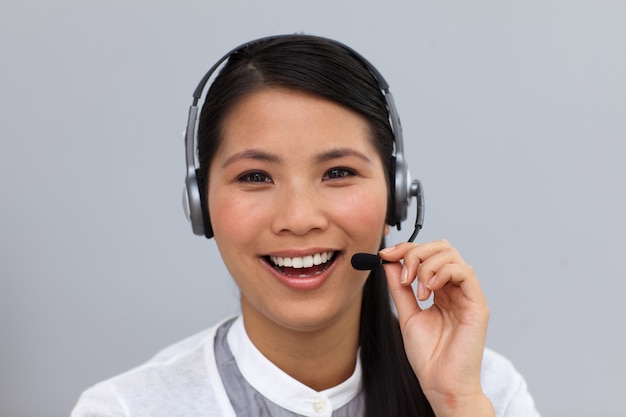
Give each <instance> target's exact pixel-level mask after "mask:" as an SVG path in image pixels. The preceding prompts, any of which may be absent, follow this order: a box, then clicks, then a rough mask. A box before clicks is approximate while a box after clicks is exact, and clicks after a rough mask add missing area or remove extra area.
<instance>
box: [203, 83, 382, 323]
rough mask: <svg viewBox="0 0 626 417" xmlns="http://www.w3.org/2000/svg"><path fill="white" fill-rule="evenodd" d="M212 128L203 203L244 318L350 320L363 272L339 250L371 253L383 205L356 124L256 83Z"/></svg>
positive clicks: (358, 120) (353, 117)
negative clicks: (217, 142)
mask: <svg viewBox="0 0 626 417" xmlns="http://www.w3.org/2000/svg"><path fill="white" fill-rule="evenodd" d="M223 127H224V129H223V133H224V140H223V142H222V144H221V146H220V148H219V149H218V151H217V153H216V155H215V157H214V159H213V161H212V162H211V165H210V172H209V184H208V205H209V212H210V216H211V223H212V226H213V231H214V234H215V240H216V242H217V245H218V247H219V250H220V253H221V255H222V258H223V260H224V262H225V264H226V266H227V268H228V270H229V271H230V273H231V274H232V276H233V278H234V279H235V281H236V283H237V285H238V287H239V289H240V292H241V303H242V311H243V314H244V320H246V321H248V320H250V321H254V322H255V323H262V322H266V323H268V324H271V325H279V326H281V327H282V328H289V329H294V330H307V329H310V330H315V329H320V328H323V327H324V326H328V325H329V324H331V323H334V322H336V321H337V320H358V318H359V312H360V305H361V295H362V288H363V284H364V283H365V280H366V279H367V275H368V272H362V271H356V270H354V269H353V268H352V267H351V265H350V258H351V257H352V255H353V254H354V253H356V252H370V253H371V252H373V253H376V252H377V251H378V248H379V245H380V242H381V239H382V237H383V234H384V232H385V230H386V226H385V214H386V210H387V197H386V196H387V184H386V181H385V174H384V169H383V165H382V162H381V158H380V156H379V155H378V153H377V151H376V149H375V147H374V146H373V145H372V142H371V139H370V135H369V132H368V128H367V124H366V122H365V120H364V119H363V118H362V116H360V115H358V114H357V113H355V112H353V111H351V110H349V109H347V108H345V107H342V106H340V105H338V104H336V103H334V102H332V101H329V100H326V99H324V98H321V97H318V96H316V95H312V94H309V93H305V92H300V91H295V90H289V89H264V90H261V91H258V92H255V93H252V94H250V95H248V96H246V97H244V98H243V99H242V100H241V101H239V102H238V103H237V104H236V105H235V106H234V107H233V108H232V109H231V111H230V112H229V113H228V115H227V117H226V119H225V120H224V126H223ZM353 324H354V323H353Z"/></svg>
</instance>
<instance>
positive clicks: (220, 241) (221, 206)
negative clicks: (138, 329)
mask: <svg viewBox="0 0 626 417" xmlns="http://www.w3.org/2000/svg"><path fill="white" fill-rule="evenodd" d="M224 59H227V62H226V64H225V65H224V67H223V68H222V70H221V71H220V73H219V75H218V76H217V77H216V78H215V80H214V81H213V83H212V84H211V86H210V89H209V91H208V93H207V97H206V99H205V103H204V105H203V108H202V112H201V114H200V119H199V127H198V160H199V167H198V168H197V170H194V169H193V168H194V167H191V168H192V169H190V174H188V184H187V185H188V193H190V200H191V205H192V208H191V213H192V221H195V224H194V231H196V233H198V216H197V213H196V214H195V215H194V211H196V212H197V211H200V212H201V213H200V216H201V223H202V224H201V225H200V229H201V230H202V232H203V233H204V234H205V235H206V236H207V237H214V238H215V240H216V243H217V246H218V248H219V250H220V254H221V256H222V259H223V260H224V263H225V265H226V266H227V268H228V270H229V272H230V273H231V275H232V277H233V279H234V280H235V282H236V283H237V286H238V287H239V290H240V295H241V297H240V299H241V315H240V316H239V317H236V318H233V319H228V320H226V321H224V322H222V323H219V324H218V325H216V326H214V327H213V328H211V329H209V330H207V331H205V332H203V333H201V334H199V335H196V336H193V337H192V338H190V339H187V340H185V341H183V342H180V343H178V344H177V345H174V346H172V347H170V348H168V349H166V350H165V351H163V352H161V353H160V354H159V355H157V356H156V357H155V358H153V359H152V360H151V361H149V362H148V363H146V364H144V365H142V366H140V367H139V368H136V369H134V370H132V371H130V372H128V373H126V374H122V375H120V376H117V377H115V378H112V379H110V380H108V381H105V382H103V383H100V384H98V385H96V386H95V387H93V388H91V389H90V390H88V391H86V392H85V393H84V394H83V396H82V397H81V400H80V401H79V403H78V404H77V406H76V408H75V409H74V412H73V416H105V415H106V416H118V415H119V416H173V415H184V416H196V415H197V416H200V415H202V416H207V415H208V416H234V415H237V416H244V415H245V416H248V415H249V416H260V415H263V416H270V415H271V416H297V415H308V416H331V415H332V416H433V415H436V416H439V417H442V416H468V415H477V416H478V415H480V416H492V415H498V416H509V417H512V416H534V415H538V413H537V412H536V411H535V409H534V405H533V401H532V398H531V397H530V395H529V394H528V392H527V390H526V386H525V383H524V380H523V378H522V377H521V376H520V375H519V374H517V373H516V371H515V370H514V369H513V368H512V367H511V365H510V364H509V363H508V361H506V360H505V359H503V358H502V357H500V356H498V355H497V354H495V353H493V352H491V351H489V350H485V347H484V344H485V337H486V331H487V321H488V316H489V309H488V306H487V304H486V302H485V299H484V296H483V293H482V290H481V288H480V285H479V282H478V279H477V278H476V276H475V274H474V272H473V270H472V268H471V267H470V266H469V265H467V264H466V263H465V262H464V261H463V259H462V258H461V256H460V255H459V253H458V252H457V251H456V250H455V249H454V248H453V247H451V246H450V244H449V243H448V242H446V241H445V240H441V241H437V242H430V243H425V244H414V243H403V244H399V245H396V246H393V247H385V242H384V237H385V235H386V234H387V232H388V229H389V225H396V224H398V223H399V221H401V220H403V219H402V218H401V217H402V215H398V214H397V212H398V210H397V207H396V206H397V205H398V202H397V201H396V199H395V197H396V196H395V194H397V193H398V191H397V190H396V188H395V184H396V182H397V180H396V178H395V176H394V174H395V172H396V171H395V170H396V167H395V164H396V161H395V159H394V150H396V151H397V149H398V147H400V149H401V143H399V140H401V139H398V134H399V132H398V131H399V125H394V124H393V122H392V123H390V119H391V120H392V121H393V119H394V118H395V114H394V110H393V109H392V108H391V107H392V105H391V104H390V102H389V101H388V98H386V97H385V91H384V90H385V87H384V86H381V83H384V80H382V77H381V76H380V74H378V73H377V71H376V70H375V69H374V68H373V67H371V65H369V63H367V62H366V61H365V60H364V59H363V58H362V57H360V56H359V55H358V54H356V53H355V52H354V51H352V50H350V49H349V48H347V47H345V46H344V45H341V44H338V43H336V42H334V41H330V40H327V39H322V38H316V37H311V36H301V35H293V36H279V37H275V38H266V39H262V40H258V41H254V42H251V43H250V44H248V45H245V46H243V47H240V48H237V49H236V50H234V51H231V53H229V54H228V55H227V56H226V57H225V58H224ZM220 62H221V61H220ZM218 64H219V62H218ZM216 67H217V64H216ZM211 72H212V70H211V71H210V72H209V74H208V75H207V77H205V78H206V79H204V80H203V82H201V86H200V87H199V90H200V92H199V93H201V92H202V89H203V85H204V83H205V82H206V80H207V79H208V78H209V75H210V73H211ZM199 93H198V90H197V91H196V98H197V97H199ZM190 120H192V122H191V123H190V127H189V128H188V134H190V132H192V133H191V134H192V135H193V131H194V130H195V114H194V112H193V108H192V114H191V115H190ZM394 134H395V135H396V137H394ZM191 151H192V152H191V153H189V150H188V160H189V158H190V156H189V155H192V156H191V159H193V149H192V150H191ZM396 156H397V155H396ZM196 175H197V178H195V176H196ZM190 183H191V187H190ZM196 184H197V187H198V188H197V192H198V193H199V196H198V197H199V201H196V202H194V197H193V195H194V194H195V193H196V190H195V188H194V187H196ZM392 190H393V191H392ZM194 206H195V208H194ZM379 250H380V251H379ZM360 252H365V253H377V252H378V254H379V256H380V258H382V259H383V260H384V261H386V262H385V264H384V265H383V266H380V267H375V268H374V269H373V270H372V271H371V272H369V271H359V270H356V269H354V268H353V267H352V266H351V263H350V259H351V257H352V256H353V255H354V254H355V253H360ZM414 281H417V285H416V288H417V291H416V292H414V291H413V288H412V286H411V284H412V283H413V282H414ZM432 293H434V304H433V305H432V306H431V307H430V308H427V309H425V310H422V309H421V308H420V306H419V304H418V300H426V299H428V298H429V297H430V295H431V294H432ZM389 294H391V296H392V299H393V302H394V304H395V307H396V309H397V312H398V316H397V318H396V316H395V315H394V314H393V312H392V307H391V304H390V301H389Z"/></svg>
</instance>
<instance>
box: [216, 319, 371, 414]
mask: <svg viewBox="0 0 626 417" xmlns="http://www.w3.org/2000/svg"><path fill="white" fill-rule="evenodd" d="M227 341H228V346H229V347H230V350H231V352H232V353H233V356H234V357H235V361H236V362H237V366H238V367H239V370H240V371H241V374H242V375H243V377H244V378H245V379H246V380H247V381H248V383H249V384H250V385H252V387H253V388H254V389H255V390H257V391H258V392H259V393H261V394H262V395H263V396H264V397H266V398H267V399H268V400H270V401H272V402H273V403H275V404H277V405H279V406H281V407H283V408H285V409H287V410H290V411H292V412H294V413H296V414H301V415H305V416H316V417H317V416H319V417H330V415H331V414H332V411H333V410H336V409H338V408H340V407H342V406H344V405H346V404H347V403H348V402H349V401H350V400H352V399H353V398H354V397H356V396H357V394H358V393H359V391H360V390H361V360H360V358H359V356H360V355H357V360H356V366H355V368H354V372H353V373H352V375H351V376H350V377H349V378H348V379H347V380H345V381H344V382H342V383H341V384H339V385H337V386H334V387H332V388H329V389H326V390H323V391H315V390H314V389H312V388H309V387H307V386H306V385H304V384H302V383H301V382H299V381H297V380H296V379H294V378H292V377H291V376H289V375H287V374H286V373H285V372H283V371H282V370H281V369H279V368H278V367H277V366H276V365H274V364H273V363H272V362H270V360H269V359H267V358H266V357H265V356H263V354H262V353H261V352H260V351H259V350H258V349H257V348H256V346H254V344H253V343H252V341H251V340H250V338H249V337H248V334H247V333H246V330H245V328H244V325H243V317H241V316H240V317H238V318H237V319H236V320H235V321H234V323H233V324H232V326H231V328H230V329H229V331H228V335H227Z"/></svg>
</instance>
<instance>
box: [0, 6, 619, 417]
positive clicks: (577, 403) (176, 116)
mask: <svg viewBox="0 0 626 417" xmlns="http://www.w3.org/2000/svg"><path fill="white" fill-rule="evenodd" d="M625 21H626V2H624V1H604V0H588V1H575V0H574V1H553V0H545V1H539V0H531V1H519V2H514V1H443V2H437V1H419V2H409V1H389V2H374V1H367V0H366V1H360V0H351V1H344V2H340V1H337V2H334V1H316V2H304V1H295V0H292V1H287V0H282V1H281V0H265V1H262V2H252V1H249V2H239V3H238V2H230V1H228V2H227V1H225V0H224V1H220V2H217V1H180V2H173V1H155V0H150V1H148V0H125V1H122V0H113V1H78V0H76V1H72V0H57V1H46V0H32V1H27V0H26V1H25V0H2V2H1V3H0V59H1V63H0V195H1V204H0V277H1V287H0V335H1V336H0V337H1V341H0V415H2V416H11V417H26V416H28V417H32V416H48V417H49V416H53V417H54V416H59V417H60V416H66V415H68V414H69V411H70V410H71V408H72V407H73V405H74V403H75V401H76V400H77V398H78V396H79V394H80V392H81V391H82V390H83V389H85V388H86V387H88V386H90V385H92V384H94V383H96V382H97V381H100V380H102V379H104V378H107V377H110V376H112V375H115V374H117V373H119V372H122V371H124V370H127V369H129V368H131V367H133V366H135V365H138V364H139V363H141V362H143V361H145V360H147V359H148V358H149V357H150V356H151V355H153V354H154V353H156V352H157V351H158V350H159V349H161V348H163V347H165V346H166V345H168V344H170V343H173V342H175V341H177V340H179V339H181V338H183V337H186V336H188V335H191V334H193V333H195V332H196V331H199V330H201V329H203V328H205V327H208V326H209V325H211V324H213V323H214V322H216V321H217V320H218V319H220V318H222V317H224V316H226V315H231V314H234V313H236V312H237V310H238V300H237V297H238V296H237V289H236V287H235V286H234V285H233V284H232V283H231V279H230V277H229V276H228V273H227V272H226V271H225V269H224V267H223V265H222V263H221V261H220V258H219V256H218V252H217V250H216V248H215V246H214V243H213V242H212V241H208V240H206V239H203V238H198V237H195V236H193V234H192V233H191V228H190V226H189V225H188V223H187V222H186V220H185V219H184V216H183V212H182V208H181V207H182V206H181V192H182V186H183V177H184V159H183V155H184V153H183V142H182V136H181V133H182V131H183V129H184V127H185V123H186V117H187V111H188V106H189V104H190V103H191V93H192V91H193V89H194V88H195V86H196V84H197V82H198V81H199V79H200V77H201V76H202V75H203V74H204V72H205V71H206V70H207V69H208V68H209V67H210V66H211V65H212V64H213V62H215V61H216V60H217V59H218V58H219V57H221V56H222V55H223V54H224V53H225V52H226V51H228V50H230V49H231V48H232V47H234V46H236V45H238V44H240V43H243V42H245V41H248V40H251V39H253V38H256V37H260V36H266V35H272V34H282V33H294V32H304V33H309V34H316V35H323V36H327V37H332V38H336V39H338V40H340V41H342V42H344V43H347V44H348V45H350V46H352V47H354V48H355V49H356V50H358V51H359V52H361V53H362V54H363V55H364V56H365V57H367V58H368V59H369V60H370V61H371V62H372V63H373V64H374V65H375V66H376V67H377V68H378V69H379V70H380V71H381V72H382V73H383V74H384V76H385V78H386V79H387V81H388V82H389V83H390V85H391V90H392V91H393V93H394V95H395V98H396V104H397V105H398V109H399V112H400V115H401V117H402V120H403V126H404V134H405V135H404V136H405V140H406V149H407V153H408V162H409V164H410V166H411V171H412V174H413V176H414V177H418V178H420V179H421V180H422V181H423V184H424V188H425V192H426V220H425V226H424V230H423V232H422V234H421V235H420V237H419V240H420V241H427V240H432V239H439V238H446V239H448V240H450V241H451V242H452V243H453V244H454V245H455V246H456V247H457V248H458V249H459V250H460V252H461V254H462V255H463V257H464V258H465V259H466V260H467V261H468V262H469V263H470V264H472V265H473V266H474V268H475V270H476V271H477V272H478V275H479V277H480V279H481V282H482V284H483V287H484V291H485V293H486V295H487V297H488V300H489V303H490V306H491V310H492V318H491V322H490V330H489V335H488V344H489V346H490V347H492V348H494V349H495V350H497V351H499V352H501V353H503V354H505V355H506V356H508V357H509V358H510V359H511V360H512V361H513V362H514V363H515V365H516V367H517V368H518V369H519V370H520V371H521V372H522V373H523V374H524V375H525V377H526V379H527V381H528V384H529V387H530V390H531V392H532V393H533V395H534V397H535V399H536V402H537V405H538V407H539V409H540V411H541V412H542V413H543V415H545V416H548V415H552V416H568V417H583V416H603V417H617V416H624V406H623V392H624V390H625V389H626V383H625V374H626V359H624V352H626V326H625V321H626V303H625V302H624V294H625V293H626V283H625V282H626V260H625V259H626V222H625V215H624V214H625V213H626V169H625V165H626V150H625V147H626V53H625V50H626V49H624V48H625V47H624V41H625V40H626V25H625V24H624V22H625ZM414 207H415V206H414V205H412V208H414ZM411 216H412V211H411ZM411 221H412V219H411V218H410V220H409V223H410V222H411ZM408 229H410V224H406V225H405V228H404V229H403V230H402V231H401V232H396V233H394V235H393V237H392V239H391V241H400V240H404V239H406V238H407V237H408V235H409V234H410V230H408Z"/></svg>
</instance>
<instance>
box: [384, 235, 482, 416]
mask: <svg viewBox="0 0 626 417" xmlns="http://www.w3.org/2000/svg"><path fill="white" fill-rule="evenodd" d="M379 255H380V257H381V258H382V259H384V260H386V261H390V262H391V263H387V264H385V265H384V268H385V272H386V274H387V281H388V285H389V290H390V292H391V296H392V298H393V301H394V303H395V305H396V308H397V310H398V318H399V321H400V328H401V331H402V337H403V339H404V345H405V349H406V353H407V357H408V359H409V362H410V364H411V366H412V367H413V371H414V372H415V374H416V375H417V378H418V379H419V381H420V385H421V386H422V390H423V391H424V394H425V395H426V397H427V398H428V400H429V402H430V404H431V406H432V407H433V410H434V411H435V414H436V415H437V416H438V417H442V416H452V415H464V416H467V415H473V416H489V415H494V414H493V413H494V412H493V407H492V406H491V402H490V401H489V400H488V399H487V398H486V397H485V395H484V394H483V391H482V388H481V385H480V367H481V363H482V357H483V350H484V347H485V338H486V335H487V322H488V320H489V307H488V306H487V302H486V300H485V297H484V295H483V292H482V289H481V288H480V284H479V282H478V278H477V277H476V275H475V274H474V270H473V269H472V267H471V266H469V265H467V264H466V263H465V261H463V258H461V256H460V255H459V253H458V252H457V250H456V249H454V248H453V247H452V246H450V244H449V243H448V242H447V241H445V240H441V241H436V242H430V243H425V244H415V243H400V244H398V245H396V246H393V247H390V248H386V249H383V250H382V251H380V253H379ZM400 261H402V263H400ZM416 278H417V294H415V292H414V291H413V288H412V286H411V284H412V283H413V282H414V281H415V279H416ZM433 292H434V297H433V304H432V305H431V306H430V307H429V308H426V309H422V308H421V307H420V306H419V304H418V300H419V301H425V300H427V299H428V298H429V297H430V295H431V293H433Z"/></svg>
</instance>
